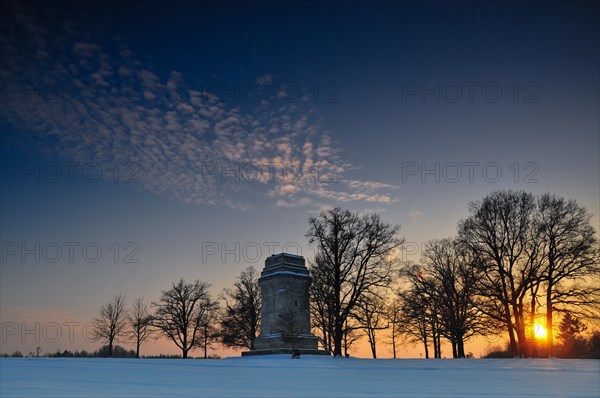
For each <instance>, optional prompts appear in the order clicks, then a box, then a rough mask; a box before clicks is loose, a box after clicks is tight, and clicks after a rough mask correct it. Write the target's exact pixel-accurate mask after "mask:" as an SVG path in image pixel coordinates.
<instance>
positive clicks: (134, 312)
mask: <svg viewBox="0 0 600 398" xmlns="http://www.w3.org/2000/svg"><path fill="white" fill-rule="evenodd" d="M151 322H152V317H151V316H150V313H149V312H148V304H146V302H145V301H144V299H143V298H142V297H138V298H136V299H135V300H133V301H132V303H131V308H130V309H129V313H128V314H127V323H128V326H129V336H130V337H131V338H132V339H133V340H134V341H135V357H136V358H139V357H140V346H141V345H142V343H144V342H145V341H146V340H147V339H148V338H149V337H150V336H151V335H152V332H153V330H152V328H151Z"/></svg>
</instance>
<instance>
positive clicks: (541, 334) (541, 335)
mask: <svg viewBox="0 0 600 398" xmlns="http://www.w3.org/2000/svg"><path fill="white" fill-rule="evenodd" d="M533 335H534V336H535V338H536V339H538V340H545V339H546V337H547V336H548V331H547V330H546V328H545V327H544V326H542V325H540V324H539V323H535V324H534V325H533Z"/></svg>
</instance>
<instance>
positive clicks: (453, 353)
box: [450, 338, 458, 358]
mask: <svg viewBox="0 0 600 398" xmlns="http://www.w3.org/2000/svg"><path fill="white" fill-rule="evenodd" d="M450 343H452V358H458V351H457V348H456V338H453V339H452V340H450Z"/></svg>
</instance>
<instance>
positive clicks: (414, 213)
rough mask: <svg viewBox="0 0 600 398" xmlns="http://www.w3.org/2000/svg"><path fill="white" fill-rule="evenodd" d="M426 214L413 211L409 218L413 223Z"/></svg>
mask: <svg viewBox="0 0 600 398" xmlns="http://www.w3.org/2000/svg"><path fill="white" fill-rule="evenodd" d="M424 215H425V214H424V213H423V212H422V211H420V210H413V211H411V212H410V213H408V216H409V217H410V219H411V220H412V222H415V221H417V218H419V217H423V216H424Z"/></svg>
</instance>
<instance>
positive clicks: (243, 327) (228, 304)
mask: <svg viewBox="0 0 600 398" xmlns="http://www.w3.org/2000/svg"><path fill="white" fill-rule="evenodd" d="M258 277H259V273H258V272H257V271H256V269H254V268H253V267H248V268H246V269H245V270H244V271H242V273H241V274H240V276H239V277H238V280H237V281H236V282H235V284H234V286H233V289H225V290H223V293H222V294H221V296H220V297H221V299H222V300H223V301H224V302H225V308H224V313H223V316H222V318H221V331H220V333H221V342H222V343H223V344H224V345H226V346H228V347H245V348H248V349H250V350H252V349H254V340H255V339H256V337H258V335H259V332H260V310H261V308H260V307H261V297H260V288H259V286H258Z"/></svg>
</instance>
